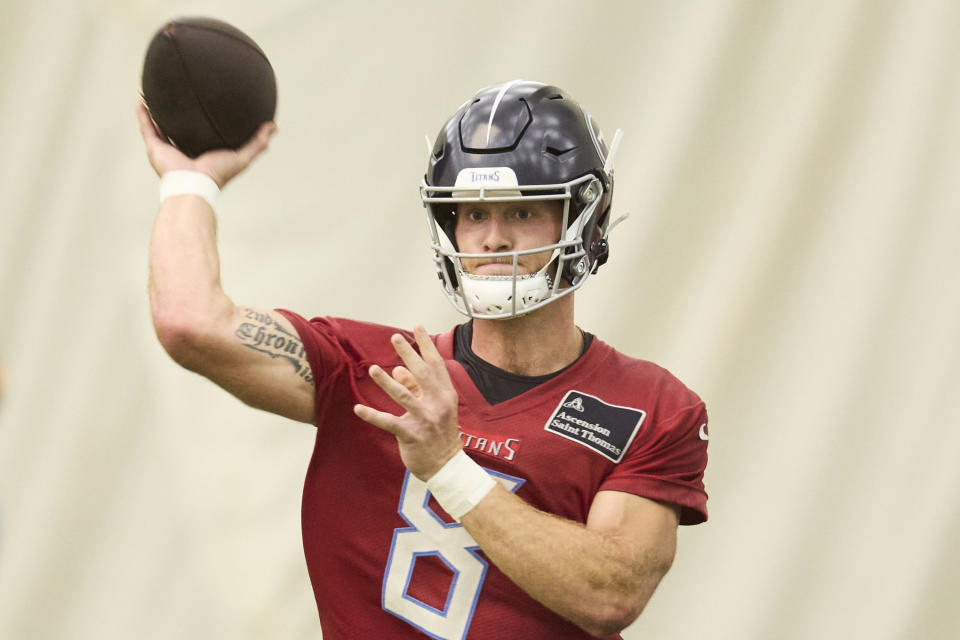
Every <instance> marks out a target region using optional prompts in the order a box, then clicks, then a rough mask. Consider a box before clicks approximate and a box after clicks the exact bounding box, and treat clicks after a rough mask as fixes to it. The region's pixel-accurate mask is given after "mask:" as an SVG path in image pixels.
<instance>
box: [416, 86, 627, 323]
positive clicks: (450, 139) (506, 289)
mask: <svg viewBox="0 0 960 640" xmlns="http://www.w3.org/2000/svg"><path fill="white" fill-rule="evenodd" d="M619 135H620V132H619V131H617V135H616V136H614V141H613V144H612V148H611V149H610V150H609V151H608V149H607V145H606V142H605V141H604V139H603V134H602V133H601V132H600V128H599V127H598V126H597V124H596V123H595V122H594V120H593V118H591V117H590V114H589V113H587V112H586V111H584V110H583V108H581V107H580V105H579V104H578V103H577V102H576V101H574V100H573V99H572V98H571V97H570V96H569V94H567V93H566V92H564V91H563V90H561V89H558V88H557V87H554V86H549V85H545V84H542V83H539V82H530V81H526V80H513V81H511V82H506V83H503V84H498V85H493V86H490V87H486V88H484V89H481V90H480V91H478V92H477V93H476V95H474V96H473V98H471V99H470V100H468V101H467V102H465V103H464V104H463V105H461V107H460V108H459V109H458V110H457V112H456V113H455V114H454V115H453V116H452V117H451V118H450V119H449V120H448V121H447V123H446V124H445V125H444V126H443V129H441V130H440V134H439V135H438V136H437V139H436V142H435V144H434V146H433V150H432V152H431V154H430V160H429V164H428V166H427V172H426V175H425V176H424V179H423V181H422V182H421V185H420V196H421V199H422V200H423V203H424V206H425V207H426V208H427V211H428V216H427V219H428V224H429V227H430V234H431V239H432V248H433V251H434V259H435V261H436V267H437V272H438V275H439V277H440V280H441V283H442V286H443V290H444V293H445V294H446V295H447V297H448V298H449V299H450V301H451V302H452V303H453V305H454V307H456V308H457V310H459V311H460V312H461V313H464V314H466V315H468V316H471V317H477V318H509V317H513V316H518V315H523V314H525V313H528V312H530V311H533V310H534V309H538V308H540V307H542V306H544V305H546V304H548V303H550V302H552V301H553V300H556V299H558V298H559V297H561V296H564V295H566V294H569V293H572V292H573V291H575V290H576V289H578V288H579V287H581V286H582V285H583V283H584V282H586V280H587V278H588V277H589V276H590V274H592V273H596V271H597V269H598V268H599V267H600V265H602V264H603V263H604V262H606V260H607V255H608V251H609V248H608V245H607V234H608V232H609V230H610V228H611V225H610V203H611V200H612V197H613V153H614V152H615V151H616V146H617V143H618V142H619ZM428 144H429V140H428ZM516 200H559V201H562V202H563V223H562V227H561V228H562V229H563V231H562V233H561V237H560V238H558V239H557V242H556V243H554V244H551V245H548V246H544V247H539V248H537V249H532V250H525V251H506V252H501V253H492V254H484V256H483V257H494V258H500V259H504V260H507V259H509V260H511V261H512V263H513V275H495V276H494V275H475V274H470V273H468V272H467V271H466V270H465V269H464V268H463V266H462V264H461V259H462V258H477V257H481V256H480V255H479V254H467V253H462V252H460V251H459V249H458V248H457V244H456V238H455V235H454V230H455V227H456V205H457V203H459V202H502V201H516ZM544 251H552V254H551V258H550V260H549V262H548V263H547V264H546V265H545V266H544V267H543V268H542V269H541V270H540V271H538V272H537V273H534V274H520V273H518V270H517V264H518V262H517V261H518V257H519V256H520V255H523V254H531V253H540V252H544Z"/></svg>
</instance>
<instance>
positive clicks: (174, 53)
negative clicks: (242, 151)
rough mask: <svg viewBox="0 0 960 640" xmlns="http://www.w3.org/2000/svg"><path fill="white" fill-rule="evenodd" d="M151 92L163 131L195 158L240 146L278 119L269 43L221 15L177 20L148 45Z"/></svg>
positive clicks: (146, 90) (145, 86)
mask: <svg viewBox="0 0 960 640" xmlns="http://www.w3.org/2000/svg"><path fill="white" fill-rule="evenodd" d="M141 87H142V91H143V99H144V102H146V104H147V108H148V109H149V110H150V115H151V116H153V120H154V122H156V124H157V127H158V128H159V129H160V132H161V134H163V135H164V136H166V137H167V139H168V140H170V142H171V143H173V144H174V145H175V146H176V147H177V148H178V149H180V150H181V151H183V152H184V153H185V154H187V155H188V156H190V157H191V158H195V157H197V156H198V155H200V154H201V153H203V152H205V151H209V150H211V149H238V148H240V147H241V146H243V144H244V143H245V142H246V141H247V140H249V139H250V137H251V136H253V134H254V133H256V131H257V129H258V128H259V126H260V125H261V124H262V123H263V122H266V121H269V120H273V118H274V115H275V113H276V107H277V81H276V77H275V75H274V72H273V67H272V66H271V65H270V61H269V60H268V59H267V56H266V54H265V53H264V52H263V50H262V49H261V48H260V47H259V46H258V45H257V43H256V42H254V41H253V39H252V38H250V37H249V36H248V35H246V34H245V33H243V32H242V31H240V30H239V29H237V28H236V27H234V26H232V25H229V24H227V23H226V22H223V21H221V20H216V19H214V18H205V17H191V18H177V19H174V20H170V21H169V22H167V23H166V24H165V25H164V26H163V27H161V28H160V30H159V31H157V33H156V34H155V35H154V36H153V39H152V40H151V41H150V45H149V46H148V47H147V54H146V56H145V59H144V62H143V74H142V76H141Z"/></svg>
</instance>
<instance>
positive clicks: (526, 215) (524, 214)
mask: <svg viewBox="0 0 960 640" xmlns="http://www.w3.org/2000/svg"><path fill="white" fill-rule="evenodd" d="M513 215H514V217H515V218H516V219H517V220H529V219H530V218H532V217H533V214H532V213H531V212H530V211H528V210H527V209H517V210H516V211H515V212H514V214H513Z"/></svg>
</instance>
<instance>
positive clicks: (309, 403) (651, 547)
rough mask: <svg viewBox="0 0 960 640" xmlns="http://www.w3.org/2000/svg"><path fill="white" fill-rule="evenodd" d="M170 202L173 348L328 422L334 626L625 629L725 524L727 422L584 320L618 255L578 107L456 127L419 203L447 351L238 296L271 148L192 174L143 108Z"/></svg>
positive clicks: (203, 160) (362, 634)
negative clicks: (229, 211) (237, 212)
mask: <svg viewBox="0 0 960 640" xmlns="http://www.w3.org/2000/svg"><path fill="white" fill-rule="evenodd" d="M138 115H139V120H140V127H141V131H142V134H143V138H144V141H145V143H146V147H147V152H148V156H149V158H150V161H151V163H152V165H153V167H154V168H155V169H156V171H157V173H158V174H159V175H160V176H161V194H162V203H161V206H160V210H159V213H158V215H157V221H156V225H155V228H154V232H153V237H152V240H151V247H150V267H151V269H150V302H151V309H152V312H153V320H154V324H155V327H156V332H157V336H158V338H159V340H160V342H161V344H162V345H163V347H164V348H165V349H166V350H167V352H168V353H169V354H170V355H171V356H172V357H173V358H174V360H176V361H177V362H178V363H180V364H181V365H183V366H184V367H186V368H188V369H191V370H193V371H196V372H199V373H201V374H203V375H205V376H207V377H208V378H210V379H211V380H213V381H214V382H216V383H217V384H219V385H220V386H222V387H223V388H224V389H226V390H227V391H229V392H231V393H233V394H234V395H236V396H237V397H238V398H240V399H241V400H243V401H244V402H246V403H248V404H250V405H252V406H255V407H259V408H261V409H266V410H268V411H272V412H275V413H277V414H280V415H283V416H286V417H289V418H293V419H295V420H299V421H302V422H305V423H311V424H314V425H316V428H317V435H316V445H315V450H314V453H313V457H312V459H311V461H310V465H309V468H308V471H307V476H306V480H305V485H304V491H303V518H302V526H303V540H304V550H305V555H306V560H307V566H308V569H309V574H310V578H311V581H312V584H313V588H314V592H315V596H316V600H317V606H318V609H319V614H320V621H321V625H322V628H323V635H324V638H325V639H326V640H337V639H340V638H367V637H371V638H420V637H423V636H424V634H425V635H426V636H429V637H433V638H444V639H458V640H459V639H461V638H468V637H469V638H504V639H506V638H511V639H512V638H551V639H561V638H586V637H610V636H614V637H617V634H618V633H619V632H620V631H621V630H622V629H624V628H625V627H626V626H627V625H629V624H630V623H631V622H633V621H634V620H635V619H636V617H637V616H638V615H639V614H640V612H641V611H642V610H643V608H644V606H645V605H646V604H647V602H648V600H649V599H650V597H651V595H652V594H653V592H654V589H655V588H656V587H657V584H658V583H659V582H660V580H661V578H662V577H663V576H664V574H666V572H667V570H668V569H669V568H670V566H671V563H672V561H673V558H674V553H675V549H676V532H677V526H678V524H684V525H687V524H697V523H700V522H703V521H704V520H706V517H707V512H706V493H705V491H704V487H703V472H704V468H705V466H706V461H707V453H706V445H707V435H706V423H707V415H706V410H705V407H704V403H703V402H702V401H701V400H700V398H699V397H698V396H697V395H696V394H695V393H693V392H692V391H690V390H689V389H688V388H687V387H685V386H684V385H683V384H682V383H681V382H679V381H678V380H677V379H676V378H675V377H673V376H672V375H671V374H670V373H668V372H667V371H665V370H664V369H662V368H660V367H658V366H657V365H655V364H653V363H650V362H647V361H643V360H637V359H634V358H630V357H627V356H625V355H623V354H621V353H619V352H617V351H616V350H615V349H614V348H612V347H611V346H610V345H608V344H606V343H604V342H603V341H602V340H601V339H599V338H598V337H596V336H594V335H592V334H590V333H588V332H587V331H585V330H583V329H581V328H580V327H578V326H577V324H576V323H575V319H574V300H575V296H574V293H575V291H576V290H577V289H578V288H580V287H581V286H583V285H584V283H585V282H586V281H587V279H588V278H589V277H590V276H591V275H592V274H594V273H596V272H597V269H598V268H599V267H600V266H601V265H603V263H604V262H605V261H606V260H607V256H608V253H609V244H608V236H609V232H610V230H611V228H612V227H613V225H614V224H615V222H613V221H612V219H611V202H612V196H613V158H612V156H613V151H614V150H615V147H616V143H617V138H616V137H615V139H614V140H613V141H612V143H611V145H610V147H608V145H607V143H606V141H605V140H604V137H603V135H602V134H601V132H600V129H599V127H598V126H597V124H596V122H595V121H594V120H593V118H592V117H591V116H590V114H589V113H587V112H586V111H585V110H584V109H583V108H582V107H581V106H580V105H579V104H578V103H577V102H576V101H575V100H573V99H572V98H571V96H570V95H569V94H567V93H566V92H565V91H563V90H561V89H559V88H557V87H554V86H549V85H545V84H542V83H538V82H528V81H522V80H516V81H512V82H507V83H503V84H498V85H494V86H491V87H487V88H484V89H481V90H480V91H479V92H477V93H476V95H474V96H473V97H472V98H471V99H470V100H468V101H467V102H465V103H464V104H463V105H462V106H461V107H460V108H459V109H458V110H457V111H456V113H455V114H454V115H453V116H452V117H451V118H450V119H449V120H448V121H447V122H446V124H445V125H444V126H443V128H442V129H441V131H440V133H439V135H438V137H437V139H436V142H435V144H434V145H433V148H432V151H431V153H430V157H429V159H428V165H427V170H426V174H425V176H424V178H423V180H422V181H421V185H420V194H421V197H422V200H423V203H424V205H425V207H426V211H427V214H428V215H427V216H426V218H427V221H428V231H429V237H430V244H431V251H432V252H433V256H434V260H435V264H436V268H437V272H438V275H439V278H440V283H441V287H442V289H443V292H444V293H445V295H446V296H447V297H448V298H449V299H450V301H451V302H452V304H453V305H454V306H455V307H456V308H457V309H458V310H459V311H460V312H461V313H463V314H464V315H465V316H467V317H468V320H467V321H466V322H464V323H463V324H460V325H458V326H455V327H453V328H452V329H450V330H449V331H447V332H445V333H442V334H439V335H428V334H427V332H426V331H425V330H424V329H423V327H421V326H417V327H414V329H413V331H405V330H400V329H396V328H391V327H385V326H380V325H374V324H370V323H365V322H361V321H358V320H351V319H344V318H331V317H315V318H313V319H310V320H308V319H306V318H305V317H303V316H301V315H298V314H296V313H293V312H290V311H286V310H270V309H262V308H255V307H249V306H241V305H236V304H235V303H234V302H232V301H231V300H230V299H229V298H228V297H227V295H226V294H225V293H224V291H223V289H222V287H221V285H220V275H219V258H218V254H217V247H216V242H215V233H214V228H215V219H214V210H213V206H212V205H213V203H214V201H215V198H216V195H217V192H218V189H219V188H222V187H223V186H224V185H225V184H226V183H227V182H228V181H229V180H230V179H231V178H233V177H234V176H235V175H236V174H238V173H239V172H241V171H242V170H244V169H245V168H246V167H247V165H249V163H250V162H251V161H252V160H253V159H254V158H255V157H256V156H257V155H258V154H259V153H261V152H262V151H263V150H264V149H266V147H267V145H268V141H269V138H270V136H271V135H272V133H273V132H274V131H275V127H274V125H273V124H269V123H268V124H265V125H263V127H262V128H261V129H260V131H259V132H258V134H257V135H256V136H255V137H254V138H253V139H252V140H251V142H250V143H248V144H247V146H245V147H244V148H242V149H241V150H239V151H238V152H231V151H213V152H208V153H206V154H204V155H202V156H200V157H199V158H197V159H195V160H191V159H189V158H187V157H186V156H184V155H183V154H181V153H179V152H178V151H177V150H176V149H175V148H173V147H172V146H170V145H169V144H167V143H166V142H165V141H164V140H162V139H161V137H160V136H159V135H158V133H157V131H156V129H155V127H154V126H153V124H152V122H151V120H150V116H149V112H148V111H147V109H146V107H145V106H143V105H142V104H141V105H140V107H139V109H138Z"/></svg>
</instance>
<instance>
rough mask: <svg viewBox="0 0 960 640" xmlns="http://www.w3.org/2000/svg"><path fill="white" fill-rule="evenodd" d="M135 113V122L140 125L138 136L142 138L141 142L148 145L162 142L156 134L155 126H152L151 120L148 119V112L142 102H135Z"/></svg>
mask: <svg viewBox="0 0 960 640" xmlns="http://www.w3.org/2000/svg"><path fill="white" fill-rule="evenodd" d="M136 112H137V122H138V123H139V125H140V135H141V136H143V141H144V142H146V143H147V144H148V145H149V144H150V143H153V142H163V139H162V138H161V137H160V134H159V133H158V132H157V126H156V125H155V124H154V122H153V118H152V117H150V110H149V109H147V104H146V103H145V102H144V101H143V100H139V101H137V108H136Z"/></svg>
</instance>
